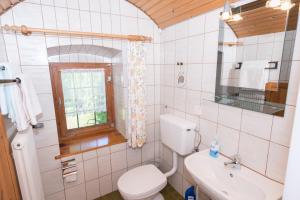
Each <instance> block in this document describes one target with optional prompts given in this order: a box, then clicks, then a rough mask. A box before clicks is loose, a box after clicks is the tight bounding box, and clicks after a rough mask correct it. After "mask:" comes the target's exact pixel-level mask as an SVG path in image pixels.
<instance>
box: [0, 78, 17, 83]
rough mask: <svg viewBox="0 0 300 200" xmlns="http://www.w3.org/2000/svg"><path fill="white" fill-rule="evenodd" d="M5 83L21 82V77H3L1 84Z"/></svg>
mask: <svg viewBox="0 0 300 200" xmlns="http://www.w3.org/2000/svg"><path fill="white" fill-rule="evenodd" d="M1 83H2V84H3V83H21V79H19V78H16V79H1V80H0V84H1Z"/></svg>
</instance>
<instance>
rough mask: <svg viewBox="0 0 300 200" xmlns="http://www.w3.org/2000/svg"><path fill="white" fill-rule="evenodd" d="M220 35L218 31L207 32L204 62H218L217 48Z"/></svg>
mask: <svg viewBox="0 0 300 200" xmlns="http://www.w3.org/2000/svg"><path fill="white" fill-rule="evenodd" d="M218 36H219V32H218V31H215V32H210V33H205V38H204V53H203V62H204V63H217V51H216V49H217V48H218Z"/></svg>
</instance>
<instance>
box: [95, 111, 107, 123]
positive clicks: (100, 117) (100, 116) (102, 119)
mask: <svg viewBox="0 0 300 200" xmlns="http://www.w3.org/2000/svg"><path fill="white" fill-rule="evenodd" d="M105 123H107V112H96V124H105Z"/></svg>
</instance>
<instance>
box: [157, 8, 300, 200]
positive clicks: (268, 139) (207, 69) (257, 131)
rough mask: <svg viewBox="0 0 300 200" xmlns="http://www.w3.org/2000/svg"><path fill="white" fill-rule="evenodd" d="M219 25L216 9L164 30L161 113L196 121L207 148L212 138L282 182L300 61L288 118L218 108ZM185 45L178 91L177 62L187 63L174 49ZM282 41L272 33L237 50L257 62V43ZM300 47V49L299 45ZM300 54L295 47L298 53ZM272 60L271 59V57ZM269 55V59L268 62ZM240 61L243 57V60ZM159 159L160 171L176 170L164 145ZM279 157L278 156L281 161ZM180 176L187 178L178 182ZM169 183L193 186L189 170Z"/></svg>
mask: <svg viewBox="0 0 300 200" xmlns="http://www.w3.org/2000/svg"><path fill="white" fill-rule="evenodd" d="M184 24H188V25H187V27H188V28H187V34H182V33H181V34H180V39H178V37H176V35H178V34H177V33H176V30H178V28H180V27H183V26H184ZM218 25H219V22H218V10H216V11H212V12H209V13H206V14H203V15H201V16H197V17H194V18H192V19H189V20H187V21H186V22H185V23H181V24H176V25H174V26H171V27H168V28H166V29H165V30H163V31H162V33H161V49H163V50H164V52H163V53H161V65H162V66H161V79H160V80H161V104H162V107H161V108H162V109H161V112H162V113H166V112H168V113H173V114H175V115H178V116H180V117H183V118H186V119H189V120H192V121H195V122H196V123H197V124H199V130H200V133H201V135H202V144H203V145H204V147H205V146H206V147H207V146H209V145H210V144H211V141H212V140H213V139H218V140H219V142H220V150H221V152H222V153H223V154H225V155H227V156H232V155H234V154H237V153H238V154H240V155H241V158H242V162H243V164H244V165H246V166H247V167H249V168H251V169H253V170H256V171H258V172H260V173H262V174H264V175H265V176H267V177H270V178H272V179H275V180H277V181H279V182H283V181H284V176H285V167H286V159H287V154H288V147H289V142H290V134H291V128H292V124H293V122H292V120H293V116H294V110H295V102H296V97H297V87H298V85H299V80H300V76H299V74H300V73H299V69H300V67H299V66H300V65H299V63H298V60H299V59H294V61H293V63H292V72H291V78H290V82H289V90H288V97H287V104H288V105H287V107H286V112H285V116H284V117H274V116H271V115H266V114H262V113H255V112H251V111H248V110H243V109H238V108H233V107H229V106H224V105H218V104H216V103H214V99H213V97H214V92H215V80H216V66H217V65H216V62H217V45H218V29H219V26H218ZM299 30H300V27H299V28H298V32H300V31H299ZM298 35H299V34H298ZM183 40H188V44H187V55H186V57H187V63H184V66H186V68H185V69H184V70H186V72H187V75H186V85H184V86H183V87H180V88H179V87H178V86H177V85H176V84H174V83H176V79H177V76H178V71H177V70H176V62H182V60H183V61H184V60H185V57H182V55H180V56H178V55H177V53H176V52H179V53H181V50H180V51H179V50H178V48H175V47H176V45H177V44H180V43H181V42H182V41H183ZM296 40H297V44H298V43H299V38H298V37H297V39H296ZM189 41H192V42H189ZM280 41H282V34H281V35H280V34H278V35H277V34H276V35H274V34H273V35H268V36H262V37H259V38H258V37H248V38H244V40H243V42H244V45H245V46H246V47H245V49H243V50H241V49H239V50H238V51H239V52H242V53H244V55H246V53H247V52H248V53H250V57H251V54H253V55H252V56H253V58H256V56H257V53H258V51H257V50H256V49H257V44H259V43H261V44H265V43H268V42H271V43H272V44H273V43H274V44H275V43H276V44H277V43H279V42H280ZM297 44H296V45H295V46H297ZM252 46H253V48H252ZM298 46H300V45H299V44H298ZM247 48H248V49H247ZM263 49H264V47H262V46H261V48H260V50H262V51H263V53H264V54H270V51H266V50H263ZM271 49H272V48H271ZM273 49H274V48H273ZM296 52H297V48H296V49H295V53H296ZM233 53H234V51H233ZM273 53H274V56H275V55H277V54H278V53H277V54H276V51H273ZM259 54H262V53H259ZM270 55H271V57H272V56H273V55H272V52H271V54H270ZM270 55H266V56H269V57H270ZM294 55H295V54H294ZM247 56H248V55H247ZM239 57H241V58H242V56H241V55H240V56H239ZM247 59H251V58H247ZM193 105H201V106H202V115H201V116H200V117H198V116H196V115H195V113H194V110H195V109H193ZM196 141H198V139H196ZM196 141H195V143H196ZM160 154H161V155H160V157H161V162H160V166H161V169H162V170H163V171H166V170H168V169H170V167H171V165H172V154H171V153H170V150H169V149H168V148H166V147H165V146H163V145H162V146H161V152H160ZM275 155H278V157H277V156H275ZM180 160H182V159H179V161H178V162H179V163H178V164H179V165H181V164H182V161H180ZM279 162H280V164H279ZM178 174H179V175H181V176H182V177H183V178H178ZM178 181H179V182H180V181H182V183H178ZM170 183H171V184H172V185H173V186H174V187H175V188H176V189H177V190H178V191H179V192H183V191H184V189H185V188H186V187H188V186H189V185H191V184H192V183H193V181H192V180H191V178H190V177H189V175H188V174H187V173H186V172H185V170H183V172H181V171H180V170H178V171H177V174H176V175H175V176H174V177H172V178H171V179H170ZM203 198H204V197H203ZM204 199H205V198H204Z"/></svg>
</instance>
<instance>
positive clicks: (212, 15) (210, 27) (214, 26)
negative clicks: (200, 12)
mask: <svg viewBox="0 0 300 200" xmlns="http://www.w3.org/2000/svg"><path fill="white" fill-rule="evenodd" d="M219 14H220V9H216V10H213V11H210V12H208V13H207V14H205V32H206V33H208V32H212V31H217V30H219V17H218V16H219Z"/></svg>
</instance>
